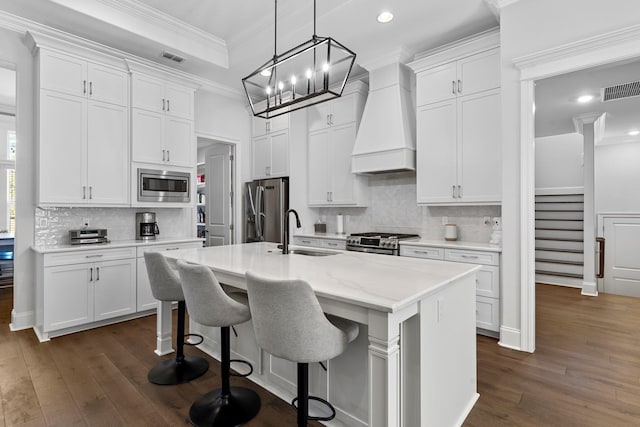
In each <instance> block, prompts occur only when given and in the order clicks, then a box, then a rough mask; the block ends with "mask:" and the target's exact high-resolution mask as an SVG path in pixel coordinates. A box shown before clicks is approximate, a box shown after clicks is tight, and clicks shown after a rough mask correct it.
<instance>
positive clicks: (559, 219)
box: [536, 218, 584, 222]
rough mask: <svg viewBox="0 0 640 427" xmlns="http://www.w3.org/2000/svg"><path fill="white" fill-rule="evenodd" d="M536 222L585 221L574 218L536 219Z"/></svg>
mask: <svg viewBox="0 0 640 427" xmlns="http://www.w3.org/2000/svg"><path fill="white" fill-rule="evenodd" d="M536 221H582V222H584V219H573V218H536Z"/></svg>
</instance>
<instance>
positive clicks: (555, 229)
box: [536, 227, 584, 231]
mask: <svg viewBox="0 0 640 427" xmlns="http://www.w3.org/2000/svg"><path fill="white" fill-rule="evenodd" d="M536 230H553V231H584V230H583V229H582V228H552V227H536Z"/></svg>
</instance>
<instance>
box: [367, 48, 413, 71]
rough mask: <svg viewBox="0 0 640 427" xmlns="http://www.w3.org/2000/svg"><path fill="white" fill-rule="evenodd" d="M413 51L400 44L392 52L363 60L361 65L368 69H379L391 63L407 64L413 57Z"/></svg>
mask: <svg viewBox="0 0 640 427" xmlns="http://www.w3.org/2000/svg"><path fill="white" fill-rule="evenodd" d="M411 56H412V55H411V52H409V50H407V48H406V47H404V46H400V47H399V48H397V49H395V50H394V51H392V52H389V53H386V54H384V55H381V56H378V57H377V58H374V59H371V60H369V61H365V62H361V63H359V65H360V66H361V67H362V68H364V69H365V70H367V71H371V70H377V69H378V68H382V67H384V66H387V65H391V64H397V63H401V64H406V63H407V62H408V61H409V60H410V59H411Z"/></svg>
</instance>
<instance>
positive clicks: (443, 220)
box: [442, 216, 449, 225]
mask: <svg viewBox="0 0 640 427" xmlns="http://www.w3.org/2000/svg"><path fill="white" fill-rule="evenodd" d="M447 224H449V217H448V216H443V217H442V225H447Z"/></svg>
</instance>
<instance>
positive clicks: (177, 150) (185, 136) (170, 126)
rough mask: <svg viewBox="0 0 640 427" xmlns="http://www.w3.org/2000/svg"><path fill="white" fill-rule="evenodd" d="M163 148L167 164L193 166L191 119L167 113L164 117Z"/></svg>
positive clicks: (193, 141)
mask: <svg viewBox="0 0 640 427" xmlns="http://www.w3.org/2000/svg"><path fill="white" fill-rule="evenodd" d="M164 149H165V150H166V154H165V155H166V157H165V159H166V163H167V164H170V165H174V166H185V167H193V166H195V164H196V162H195V156H194V152H195V138H194V134H193V121H191V120H185V119H181V118H178V117H172V116H168V115H167V116H166V117H165V118H164Z"/></svg>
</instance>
